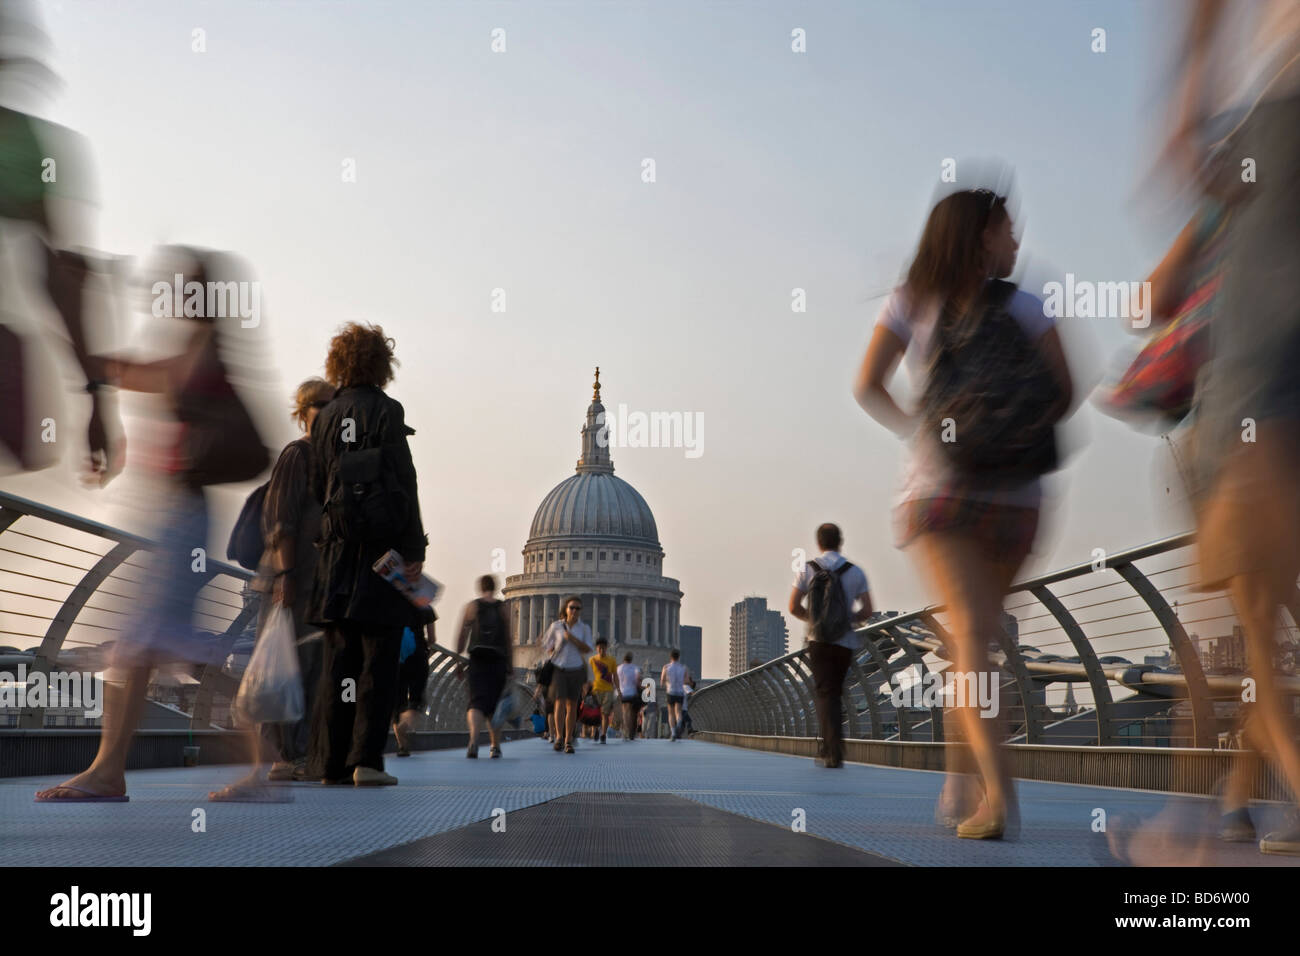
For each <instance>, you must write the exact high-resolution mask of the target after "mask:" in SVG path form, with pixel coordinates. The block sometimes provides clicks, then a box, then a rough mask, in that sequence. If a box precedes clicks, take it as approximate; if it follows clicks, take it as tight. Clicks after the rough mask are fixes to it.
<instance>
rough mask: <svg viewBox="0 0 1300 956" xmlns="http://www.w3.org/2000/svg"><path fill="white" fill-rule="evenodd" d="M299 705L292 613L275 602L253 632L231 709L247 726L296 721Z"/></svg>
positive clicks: (299, 683)
mask: <svg viewBox="0 0 1300 956" xmlns="http://www.w3.org/2000/svg"><path fill="white" fill-rule="evenodd" d="M303 705H304V702H303V691H302V673H301V671H300V670H299V668H298V648H297V641H296V639H295V636H294V629H293V614H292V613H290V612H289V611H288V610H287V609H286V608H284V607H283V606H281V605H277V606H276V608H275V610H273V611H272V612H271V613H270V614H268V615H267V617H266V621H265V622H264V623H263V625H262V630H261V632H260V633H259V634H258V635H257V645H256V646H255V647H254V648H253V655H252V657H250V658H249V659H248V667H246V668H245V669H244V679H243V680H242V681H240V684H239V692H238V693H237V694H236V695H235V702H234V704H233V707H232V709H233V711H234V715H235V720H236V722H237V723H239V724H240V725H241V726H251V725H253V724H279V723H289V722H292V721H295V720H298V719H300V718H301V717H302V715H303Z"/></svg>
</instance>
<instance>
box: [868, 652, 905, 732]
mask: <svg viewBox="0 0 1300 956" xmlns="http://www.w3.org/2000/svg"><path fill="white" fill-rule="evenodd" d="M862 644H863V646H864V647H865V648H866V649H867V653H868V654H870V655H871V658H872V660H874V661H875V662H876V669H877V670H878V671H879V672H880V673H882V674H884V675H885V686H886V687H893V686H894V675H895V674H896V673H897V669H896V668H895V667H894V666H893V665H892V664H890V663H889V658H888V657H886V656H885V652H884V651H882V650H881V649H880V645H879V644H877V643H876V639H875V637H874V636H873V634H872V632H870V631H864V632H863V633H862ZM875 716H876V717H877V718H878V717H879V714H878V713H877V714H876V715H875ZM894 716H895V717H897V718H898V739H899V740H911V739H912V722H911V720H910V719H909V718H908V716H907V711H906V710H905V709H904V708H902V707H895V708H894ZM877 733H879V734H880V736H881V738H883V736H884V734H883V729H880V730H878V731H877Z"/></svg>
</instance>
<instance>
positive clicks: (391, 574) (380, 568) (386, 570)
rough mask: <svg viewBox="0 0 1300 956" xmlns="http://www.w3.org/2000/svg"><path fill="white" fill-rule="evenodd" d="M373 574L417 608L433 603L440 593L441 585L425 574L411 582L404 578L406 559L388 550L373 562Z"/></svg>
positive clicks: (395, 551)
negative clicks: (395, 589) (399, 592)
mask: <svg viewBox="0 0 1300 956" xmlns="http://www.w3.org/2000/svg"><path fill="white" fill-rule="evenodd" d="M374 571H375V574H377V575H379V576H380V577H381V578H383V579H384V580H385V581H387V582H388V583H389V584H391V585H392V586H393V587H395V588H397V590H399V591H401V592H402V594H404V595H405V596H406V599H407V600H408V601H410V602H411V603H412V604H414V605H415V606H416V607H418V608H426V607H429V606H430V605H432V604H435V603H436V602H437V600H438V597H439V596H440V595H441V594H442V585H441V584H439V583H438V582H437V581H435V580H434V579H433V578H431V577H429V576H428V575H427V574H422V575H420V580H419V581H417V582H416V583H415V584H411V583H410V582H409V581H407V580H406V559H405V558H403V557H402V556H401V555H400V554H398V553H397V549H395V548H394V549H391V550H389V552H388V553H387V554H386V555H384V556H383V557H382V558H380V559H379V560H378V561H376V562H375V566H374Z"/></svg>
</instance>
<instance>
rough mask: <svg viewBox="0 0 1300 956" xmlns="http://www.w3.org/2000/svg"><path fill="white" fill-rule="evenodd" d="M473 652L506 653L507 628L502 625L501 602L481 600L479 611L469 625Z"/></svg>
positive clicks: (469, 648) (470, 647) (471, 650)
mask: <svg viewBox="0 0 1300 956" xmlns="http://www.w3.org/2000/svg"><path fill="white" fill-rule="evenodd" d="M467 649H468V650H469V651H470V652H471V653H473V652H474V651H477V650H485V651H492V652H493V653H496V654H501V655H502V656H504V655H505V653H506V651H507V650H508V648H507V647H506V630H505V628H504V627H502V626H501V602H500V601H479V602H478V613H477V614H475V615H474V620H472V621H471V622H470V625H469V646H468V648H467Z"/></svg>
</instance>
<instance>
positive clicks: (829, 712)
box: [790, 524, 871, 769]
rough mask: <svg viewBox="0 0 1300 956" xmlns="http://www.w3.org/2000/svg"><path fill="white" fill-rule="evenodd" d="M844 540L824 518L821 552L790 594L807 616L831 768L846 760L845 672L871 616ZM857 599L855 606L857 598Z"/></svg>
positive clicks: (824, 758) (823, 756) (823, 759)
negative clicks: (843, 551) (860, 630)
mask: <svg viewBox="0 0 1300 956" xmlns="http://www.w3.org/2000/svg"><path fill="white" fill-rule="evenodd" d="M843 540H844V538H843V535H841V534H840V529H839V527H838V526H836V525H833V524H824V525H822V526H821V527H820V528H818V529H817V547H819V548H821V551H822V553H821V554H820V555H819V556H818V557H816V558H814V559H813V560H811V561H809V562H807V563H806V564H805V565H804V566H803V568H802V569H801V570H800V571H799V573H798V574H796V575H795V578H794V591H792V592H791V594H790V613H791V614H793V615H794V616H795V617H797V618H798V619H799V620H801V621H807V622H808V641H809V644H808V665H809V667H811V668H812V673H813V686H814V687H815V689H816V692H817V722H818V724H820V725H821V736H822V746H821V750H820V751H819V756H818V763H820V764H822V765H823V766H825V767H829V768H832V769H834V768H837V767H840V766H842V765H843V763H844V728H843V726H842V724H843V720H844V715H843V704H842V701H841V698H842V697H843V694H844V676H845V674H847V673H848V671H849V664H850V663H851V662H852V660H853V655H854V654H856V653H857V652H858V650H860V648H861V642H860V640H859V639H858V636H857V634H855V633H854V628H855V627H857V626H858V625H860V624H865V623H866V621H867V619H868V618H869V617H870V616H871V596H870V594H869V593H868V591H867V576H866V574H865V573H863V571H862V569H861V568H859V567H857V566H856V565H853V564H850V563H849V562H848V561H846V560H845V559H844V556H843V555H841V554H840V547H841V545H842V543H843ZM805 595H808V597H809V606H808V607H804V603H803V601H804V596H805ZM858 602H860V606H859V608H858V610H857V611H856V612H855V611H854V604H855V603H858Z"/></svg>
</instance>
